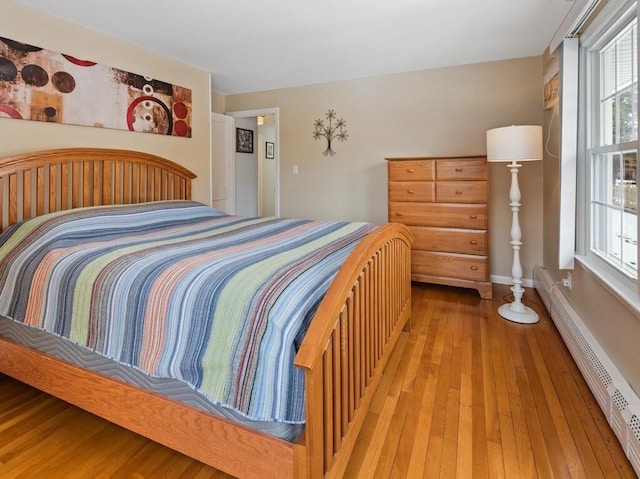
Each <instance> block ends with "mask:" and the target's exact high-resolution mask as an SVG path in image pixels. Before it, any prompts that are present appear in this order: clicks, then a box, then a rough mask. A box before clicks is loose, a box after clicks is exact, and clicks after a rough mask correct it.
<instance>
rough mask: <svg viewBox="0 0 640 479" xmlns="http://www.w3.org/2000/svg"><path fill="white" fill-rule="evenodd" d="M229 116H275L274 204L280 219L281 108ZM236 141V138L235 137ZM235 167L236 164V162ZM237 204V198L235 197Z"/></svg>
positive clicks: (231, 113)
mask: <svg viewBox="0 0 640 479" xmlns="http://www.w3.org/2000/svg"><path fill="white" fill-rule="evenodd" d="M225 114H226V115H228V116H231V117H233V118H253V117H257V116H265V115H273V121H274V125H275V128H274V129H275V132H274V133H275V145H274V152H273V153H274V155H273V156H274V166H275V170H276V171H275V176H276V177H275V192H274V196H275V199H274V202H275V208H274V209H275V215H276V216H277V217H280V108H279V107H273V108H260V109H258V110H239V111H228V112H226V113H225ZM234 141H235V136H234ZM234 166H235V162H234ZM235 181H236V177H235V167H234V168H233V185H234V193H235ZM234 203H235V197H234Z"/></svg>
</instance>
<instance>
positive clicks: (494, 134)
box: [487, 125, 542, 324]
mask: <svg viewBox="0 0 640 479" xmlns="http://www.w3.org/2000/svg"><path fill="white" fill-rule="evenodd" d="M541 159H542V127H541V126H533V125H519V126H506V127H503V128H494V129H493V130H489V131H487V161H496V162H498V161H499V162H509V164H508V165H507V167H508V168H509V169H510V170H511V189H510V190H509V200H510V202H509V206H511V212H512V220H511V246H512V247H513V266H512V268H511V274H512V276H513V280H512V282H513V286H512V287H511V291H513V302H511V303H506V304H503V305H502V306H500V307H499V308H498V314H500V316H502V317H503V318H505V319H508V320H509V321H514V322H516V323H526V324H532V323H537V322H538V319H539V318H538V314H537V313H536V312H535V311H534V310H533V309H531V308H529V307H528V306H525V305H524V304H522V295H523V294H524V288H523V287H522V265H521V264H520V246H521V245H522V242H521V241H520V240H521V238H522V231H521V230H520V222H519V221H518V212H519V211H520V188H519V186H518V170H519V169H520V167H521V166H522V165H520V164H519V163H518V162H523V161H535V160H541Z"/></svg>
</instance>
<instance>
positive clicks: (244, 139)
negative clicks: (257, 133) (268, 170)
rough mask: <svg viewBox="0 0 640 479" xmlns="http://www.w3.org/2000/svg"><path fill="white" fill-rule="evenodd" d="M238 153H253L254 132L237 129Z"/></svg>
mask: <svg viewBox="0 0 640 479" xmlns="http://www.w3.org/2000/svg"><path fill="white" fill-rule="evenodd" d="M236 152H238V153H253V130H245V129H244V128H236Z"/></svg>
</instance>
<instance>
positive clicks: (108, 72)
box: [0, 37, 191, 137]
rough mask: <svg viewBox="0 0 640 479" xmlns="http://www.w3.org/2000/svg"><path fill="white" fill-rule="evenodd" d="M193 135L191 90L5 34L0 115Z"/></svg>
mask: <svg viewBox="0 0 640 479" xmlns="http://www.w3.org/2000/svg"><path fill="white" fill-rule="evenodd" d="M3 117H4V118H13V119H21V120H34V121H45V122H51V123H66V124H72V125H83V126H93V127H100V128H112V129H119V130H129V131H138V132H144V133H156V134H160V135H171V136H181V137H191V90H190V89H188V88H183V87H180V86H177V85H172V84H170V83H166V82H163V81H159V80H156V79H153V78H150V77H147V76H142V75H138V74H135V73H130V72H126V71H124V70H119V69H117V68H112V67H108V66H104V65H100V64H97V63H95V62H92V61H88V60H81V59H78V58H75V57H72V56H69V55H64V54H61V53H56V52H53V51H50V50H45V49H43V48H40V47H35V46H32V45H27V44H25V43H20V42H17V41H14V40H10V39H8V38H3V37H0V118H3Z"/></svg>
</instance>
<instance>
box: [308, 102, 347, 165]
mask: <svg viewBox="0 0 640 479" xmlns="http://www.w3.org/2000/svg"><path fill="white" fill-rule="evenodd" d="M324 116H325V119H326V123H325V120H321V119H319V118H318V119H317V120H316V121H315V123H314V124H313V127H314V129H313V139H314V140H317V139H319V138H325V139H326V140H327V149H326V150H324V151H323V152H322V155H323V156H335V155H336V152H335V151H333V149H332V148H331V142H332V141H333V140H340V141H347V138H349V135H347V122H346V121H344V119H342V118H340V119H339V120H338V119H336V112H335V111H334V110H329V111H327V113H326V114H325V115H324Z"/></svg>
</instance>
